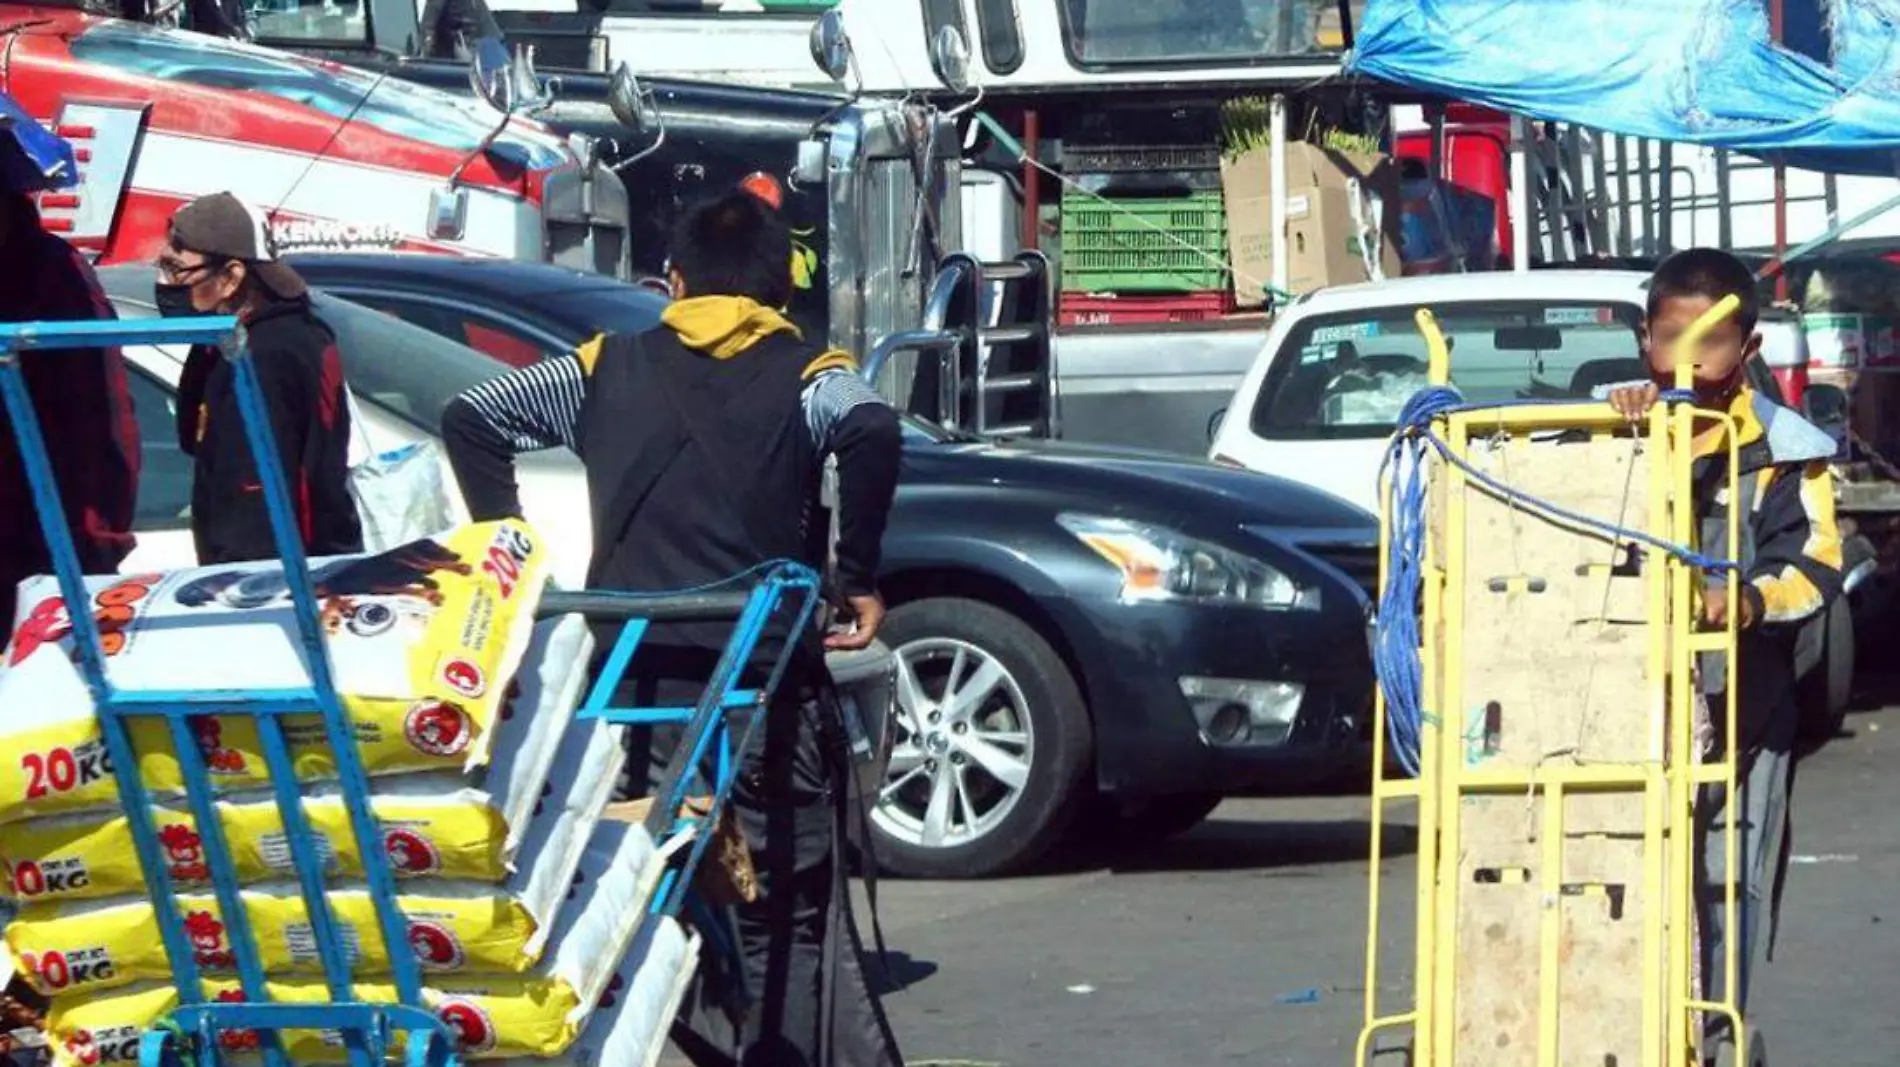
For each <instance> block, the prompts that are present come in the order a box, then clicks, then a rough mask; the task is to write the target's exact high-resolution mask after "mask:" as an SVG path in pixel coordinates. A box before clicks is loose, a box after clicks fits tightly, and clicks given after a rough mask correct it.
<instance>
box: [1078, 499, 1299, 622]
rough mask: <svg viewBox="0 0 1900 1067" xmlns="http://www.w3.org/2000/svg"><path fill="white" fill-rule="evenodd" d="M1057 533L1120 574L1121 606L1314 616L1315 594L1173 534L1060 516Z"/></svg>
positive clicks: (1253, 563)
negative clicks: (1142, 603)
mask: <svg viewBox="0 0 1900 1067" xmlns="http://www.w3.org/2000/svg"><path fill="white" fill-rule="evenodd" d="M1056 521H1057V522H1058V523H1060V524H1061V525H1062V528H1063V529H1065V530H1067V531H1069V532H1070V533H1072V534H1074V535H1075V536H1076V538H1077V539H1079V540H1080V541H1081V542H1082V543H1083V544H1085V545H1087V546H1089V547H1090V548H1091V549H1093V550H1095V554H1096V555H1098V556H1101V557H1102V558H1103V559H1105V560H1107V561H1108V562H1109V563H1111V564H1113V565H1114V566H1115V567H1116V568H1117V569H1119V570H1120V571H1121V573H1122V590H1121V595H1122V599H1123V600H1173V601H1186V602H1189V603H1199V604H1231V605H1235V606H1239V607H1254V608H1267V609H1271V610H1276V611H1315V610H1318V608H1319V590H1318V589H1314V588H1310V587H1306V586H1302V585H1300V584H1299V583H1297V582H1295V581H1294V580H1293V579H1291V578H1289V577H1287V576H1286V575H1285V574H1284V573H1282V572H1281V571H1279V570H1277V569H1276V568H1274V567H1271V566H1269V565H1267V564H1265V563H1262V562H1261V561H1259V560H1257V559H1254V558H1252V557H1250V556H1245V555H1242V554H1240V553H1239V552H1235V551H1233V550H1232V549H1228V548H1223V547H1221V546H1220V545H1216V544H1212V543H1209V542H1207V541H1202V540H1199V539H1198V538H1193V537H1188V536H1187V535H1185V534H1181V533H1176V532H1175V531H1173V530H1169V529H1166V528H1164V527H1160V526H1150V525H1148V524H1146V523H1140V522H1130V521H1129V520H1127V519H1112V518H1107V517H1104V516H1098V515H1077V514H1063V515H1058V516H1057V517H1056Z"/></svg>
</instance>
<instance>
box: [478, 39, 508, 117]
mask: <svg viewBox="0 0 1900 1067" xmlns="http://www.w3.org/2000/svg"><path fill="white" fill-rule="evenodd" d="M468 84H469V88H471V89H473V90H474V91H475V96H476V97H477V98H478V99H480V100H483V101H486V102H487V104H488V106H489V107H492V108H494V109H495V110H496V111H499V112H501V113H502V114H504V115H506V114H508V113H509V112H511V111H513V110H514V103H515V100H514V81H513V79H512V78H511V77H510V73H509V62H508V46H507V45H504V44H502V43H501V38H499V37H483V38H482V39H481V40H479V41H476V42H475V47H474V50H473V54H472V55H470V56H469V59H468Z"/></svg>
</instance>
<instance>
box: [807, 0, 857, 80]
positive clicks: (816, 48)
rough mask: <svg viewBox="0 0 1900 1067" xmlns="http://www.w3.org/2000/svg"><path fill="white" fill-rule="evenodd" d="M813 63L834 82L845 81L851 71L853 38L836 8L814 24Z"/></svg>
mask: <svg viewBox="0 0 1900 1067" xmlns="http://www.w3.org/2000/svg"><path fill="white" fill-rule="evenodd" d="M811 61H812V62H813V63H816V64H818V69H819V70H822V71H824V72H825V76H826V77H828V78H830V79H831V80H832V81H843V80H844V76H845V75H846V74H847V73H849V72H850V70H851V38H850V37H849V36H848V35H846V33H845V32H844V15H843V13H842V12H840V11H839V10H838V9H837V8H835V7H834V8H832V9H831V10H829V11H827V12H825V13H824V14H823V15H821V16H819V18H818V21H817V22H814V23H812V27H811Z"/></svg>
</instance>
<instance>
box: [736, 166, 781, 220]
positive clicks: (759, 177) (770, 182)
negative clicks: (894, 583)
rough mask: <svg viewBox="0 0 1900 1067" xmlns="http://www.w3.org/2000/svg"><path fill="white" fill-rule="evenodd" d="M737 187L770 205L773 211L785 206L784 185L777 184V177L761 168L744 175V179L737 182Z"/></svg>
mask: <svg viewBox="0 0 1900 1067" xmlns="http://www.w3.org/2000/svg"><path fill="white" fill-rule="evenodd" d="M739 188H741V189H744V190H745V191H746V192H748V193H751V194H752V195H753V196H756V197H758V198H759V199H760V200H763V201H765V202H766V203H768V204H770V205H772V210H774V211H777V210H779V209H781V208H783V207H784V206H785V187H784V186H783V185H780V184H779V180H778V179H777V178H774V177H772V176H771V175H770V174H767V173H765V172H764V171H762V170H760V171H753V172H752V173H751V174H748V175H746V176H745V180H743V181H741V182H740V183H739Z"/></svg>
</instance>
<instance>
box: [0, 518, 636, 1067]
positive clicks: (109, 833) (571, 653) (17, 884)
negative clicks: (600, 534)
mask: <svg viewBox="0 0 1900 1067" xmlns="http://www.w3.org/2000/svg"><path fill="white" fill-rule="evenodd" d="M315 576H316V580H317V585H318V597H319V601H320V606H321V609H322V614H323V619H324V622H325V624H326V627H327V629H328V632H329V647H330V658H331V663H332V668H333V671H334V676H335V678H336V682H337V688H338V691H339V692H340V693H341V694H342V696H343V703H344V710H345V714H346V716H347V717H348V718H349V719H350V720H351V721H352V723H353V725H354V727H355V732H356V735H357V738H358V743H359V747H360V751H361V752H362V755H363V762H364V764H365V766H366V769H367V771H368V772H369V774H370V775H371V779H370V807H371V810H372V812H373V813H374V814H375V815H376V816H377V818H378V819H379V822H380V828H381V833H380V844H381V846H382V847H383V848H384V849H385V851H386V854H387V855H388V856H389V858H390V863H391V867H392V869H393V870H394V873H395V875H396V877H397V878H398V880H399V881H398V885H397V892H398V896H397V903H398V906H399V907H400V909H401V910H402V912H403V915H404V917H405V919H406V920H407V925H408V935H409V943H410V945H411V946H412V947H413V949H414V950H415V953H416V956H417V959H418V961H419V962H420V964H421V966H422V969H423V972H424V980H425V982H426V983H427V984H428V985H429V989H428V990H427V993H426V1000H427V1002H428V1004H429V1005H430V1006H431V1007H433V1008H435V1009H436V1010H437V1011H438V1012H439V1013H440V1015H441V1016H442V1018H443V1019H444V1020H445V1021H446V1022H448V1023H449V1024H450V1027H451V1029H452V1030H453V1032H455V1033H457V1034H458V1035H460V1036H461V1037H462V1038H463V1045H464V1048H463V1055H464V1056H491V1057H502V1056H511V1055H528V1056H549V1055H556V1054H559V1053H560V1052H562V1051H563V1050H564V1049H565V1048H566V1047H567V1046H568V1045H569V1044H571V1043H572V1042H573V1040H574V1038H575V1037H576V1036H577V1035H578V1034H579V1032H580V1030H581V1029H582V1027H583V1026H584V1025H585V1023H586V1021H587V1019H588V1017H589V1014H590V1012H591V1010H592V1008H593V1006H594V1004H595V1003H596V1001H598V1000H599V999H600V994H601V990H602V989H604V988H605V985H606V983H607V982H608V981H609V980H610V979H611V978H612V977H613V975H614V973H615V970H616V968H618V967H619V966H620V965H621V963H622V961H623V960H624V959H625V958H626V956H627V950H628V948H629V946H630V945H631V944H632V943H633V940H634V937H635V935H636V934H637V933H638V932H639V931H640V929H641V928H642V920H643V919H644V918H645V917H646V915H647V913H648V910H649V904H650V902H651V898H652V895H653V889H654V886H655V885H656V884H657V883H658V880H659V878H660V876H661V873H662V870H663V868H664V865H665V857H664V856H663V855H661V854H660V852H659V850H656V849H655V848H654V847H653V843H652V842H651V841H650V840H649V839H648V838H647V837H646V835H645V834H644V832H643V831H640V830H638V829H637V828H634V829H629V828H624V827H618V826H616V827H614V828H612V830H611V831H604V832H603V833H601V834H597V833H596V828H597V826H598V825H599V824H600V817H601V813H602V811H603V809H604V808H605V807H606V805H607V803H608V801H609V800H610V799H611V790H612V787H613V783H614V781H615V780H616V779H617V777H618V775H619V771H620V769H621V765H622V762H623V761H624V759H625V755H624V751H623V749H622V746H621V743H620V736H619V735H620V730H619V728H617V727H610V726H608V725H606V724H605V723H603V722H600V721H597V720H577V719H576V717H575V708H576V705H577V704H578V702H579V700H580V696H581V693H582V690H583V688H584V687H585V684H586V681H587V667H588V663H589V660H590V658H591V655H592V651H593V642H592V638H591V637H590V635H589V632H588V627H587V625H586V624H585V622H584V621H583V620H581V619H579V618H578V617H568V618H563V619H558V620H549V621H545V622H542V623H540V624H538V625H537V624H535V623H534V621H533V614H534V609H535V605H536V603H537V602H538V599H539V596H540V591H541V589H542V587H543V585H544V583H545V561H544V560H543V559H542V557H541V556H540V554H539V550H538V548H537V546H536V544H535V542H534V540H533V538H532V535H531V534H529V532H528V531H527V529H526V528H525V527H524V526H522V525H521V524H518V523H513V522H504V523H494V524H480V525H475V526H469V527H465V528H462V529H460V530H457V531H455V532H453V533H451V534H448V535H445V536H444V537H442V538H440V539H438V540H433V541H424V542H418V543H417V544H415V545H410V546H406V547H405V548H402V549H397V550H395V551H392V552H390V553H386V554H383V555H380V556H373V557H364V558H351V559H343V560H335V561H330V562H328V563H324V564H319V565H318V566H317V567H316V569H315ZM92 588H93V589H95V590H96V593H95V598H94V599H95V604H96V607H97V611H96V612H95V614H96V615H97V617H98V618H99V620H100V625H101V629H102V631H104V632H105V634H106V635H107V651H108V654H109V656H110V659H109V671H110V673H111V676H112V680H113V681H114V683H115V684H116V685H117V686H119V687H120V688H122V689H126V690H131V691H143V690H186V689H206V688H218V689H238V688H242V689H286V688H294V687H296V686H298V685H300V684H302V683H303V682H304V681H305V676H304V674H303V671H302V668H301V666H300V660H299V658H298V655H297V648H298V646H297V638H296V634H295V630H294V625H293V623H292V621H291V616H290V613H289V608H288V602H287V598H286V596H285V594H284V590H283V583H282V579H281V570H280V569H278V568H276V567H274V566H272V565H268V564H265V565H248V566H242V567H231V568H204V569H198V570H192V571H183V572H178V573H175V574H171V575H162V576H159V575H150V576H139V577H136V578H132V579H126V580H121V581H113V580H110V579H107V580H103V581H99V582H95V583H93V584H92ZM21 604H22V606H23V607H22V611H21V619H22V625H21V627H20V629H18V630H17V631H16V632H17V634H18V637H17V638H16V640H15V642H14V645H13V646H12V648H11V649H10V654H9V656H8V658H7V662H6V665H5V666H4V667H0V706H5V707H7V708H9V709H17V710H16V711H12V712H10V714H9V715H8V716H7V717H6V718H5V721H0V737H4V738H5V739H6V740H7V742H8V745H9V748H10V749H11V750H12V751H14V752H17V753H20V755H19V756H18V757H17V758H15V759H11V760H8V761H7V765H6V766H5V767H4V768H0V862H4V864H5V869H6V871H7V875H8V877H7V883H8V887H9V889H10V892H11V894H12V896H13V898H14V901H15V902H16V903H17V904H18V905H19V909H18V914H17V916H16V917H15V918H14V919H13V921H12V922H11V923H10V924H9V925H8V926H7V929H6V935H5V939H6V944H7V946H8V948H9V949H10V950H11V952H12V954H13V956H14V958H15V959H16V960H17V962H18V966H19V969H20V971H21V973H22V975H23V976H24V977H25V978H26V979H27V980H28V981H29V982H31V983H32V984H33V985H34V986H35V987H36V988H38V989H39V990H40V991H42V992H44V993H46V994H48V995H51V996H52V997H53V998H54V999H53V1007H52V1010H51V1012H50V1013H49V1016H48V1030H49V1034H50V1035H51V1036H52V1039H53V1040H52V1044H53V1047H54V1048H55V1050H56V1058H57V1059H58V1060H60V1061H61V1062H72V1063H85V1062H96V1058H97V1057H99V1056H101V1055H104V1054H106V1053H107V1052H109V1051H110V1049H112V1048H117V1047H119V1045H120V1044H123V1043H125V1042H135V1041H136V1038H137V1035H138V1033H140V1032H142V1031H143V1030H144V1029H145V1028H147V1027H148V1026H149V1025H151V1023H153V1022H154V1021H155V1020H157V1019H158V1018H159V1017H160V1016H162V1015H163V1014H164V1013H165V1012H166V1011H168V1010H169V1009H170V1008H171V1007H172V1006H174V1005H175V1003H176V996H175V993H174V991H173V989H172V988H171V984H170V978H171V969H170V966H169V963H168V960H167V958H166V954H165V951H164V947H163V945H162V943H161V942H160V939H159V936H158V927H157V923H156V921H155V917H154V915H153V913H152V906H151V904H150V902H149V900H148V899H147V897H146V892H145V879H144V877H143V875H142V873H141V871H140V868H139V864H138V859H137V856H136V854H135V852H134V849H133V842H132V836H131V829H130V826H129V821H128V819H127V818H126V816H125V813H124V811H123V810H122V809H121V808H120V806H119V803H118V793H117V787H116V783H115V781H114V779H113V778H112V775H111V771H110V766H109V761H108V760H107V759H106V758H105V756H104V753H103V739H102V737H101V735H100V732H99V726H98V723H97V721H96V719H95V718H94V715H93V712H92V707H91V701H90V696H89V693H88V691H87V690H86V688H85V686H84V684H83V680H82V678H81V675H80V674H79V672H78V669H77V667H76V666H75V665H74V663H73V660H72V646H71V642H70V640H68V639H67V638H68V636H69V635H68V633H67V627H66V625H65V622H66V620H65V618H64V614H63V611H62V610H61V607H60V604H59V602H58V592H57V588H56V587H55V586H53V585H51V584H50V583H36V584H33V585H29V586H28V587H27V588H25V589H23V590H22V596H21ZM284 721H285V726H286V733H287V735H288V738H289V741H290V745H291V749H292V756H293V760H294V762H295V764H296V769H297V772H298V776H299V778H300V779H302V780H303V781H304V782H305V783H307V784H304V785H301V786H300V791H301V792H302V793H303V795H304V797H305V800H304V805H303V806H304V811H305V813H306V815H307V817H308V819H309V821H310V823H311V825H312V827H313V830H314V831H315V833H316V835H317V837H318V841H317V845H318V852H319V854H320V855H322V856H323V857H324V859H325V862H326V865H327V868H328V872H327V873H328V875H329V878H330V886H331V888H330V891H329V902H330V907H331V911H332V913H333V914H334V915H335V917H336V919H337V921H338V923H339V926H340V927H341V931H342V934H343V938H344V940H345V943H346V950H347V952H348V953H349V955H350V957H351V960H352V964H353V967H354V969H355V973H356V975H357V976H358V978H359V981H358V983H357V986H356V993H357V996H358V997H359V999H366V1000H394V999H395V991H394V989H393V988H392V987H390V986H389V982H388V978H387V975H388V970H389V968H388V962H389V961H388V953H387V951H386V949H385V946H384V942H383V939H382V935H381V930H380V928H379V926H378V924H377V921H376V915H375V910H374V908H373V907H372V906H371V904H370V899H369V896H368V893H367V891H366V889H365V888H364V886H363V883H362V873H363V870H362V866H363V865H362V857H361V855H360V854H359V853H358V852H357V849H356V842H355V839H354V835H353V834H352V833H351V832H350V827H349V820H348V817H347V815H346V814H345V811H344V808H343V805H342V803H341V800H340V797H339V795H338V792H337V789H336V786H335V783H334V781H330V780H328V779H333V777H334V763H333V761H332V759H331V756H330V753H329V750H328V747H327V743H326V740H325V738H324V736H323V733H322V728H321V724H320V722H319V721H318V720H317V719H316V717H314V716H292V717H289V718H288V719H286V720H284ZM164 730H165V727H164V725H163V724H162V723H160V722H156V721H149V720H148V721H146V722H141V723H140V724H138V725H137V726H136V727H135V728H134V730H133V735H134V746H135V748H136V749H137V750H138V753H139V765H140V770H141V772H142V776H143V778H144V781H145V783H146V785H147V788H148V789H149V790H151V794H152V800H153V804H154V808H153V815H154V820H155V822H156V823H157V826H158V834H159V838H160V841H161V843H162V845H163V849H164V852H165V854H166V862H167V864H168V866H169V869H170V873H171V876H172V878H173V886H174V889H175V890H176V892H177V906H178V908H179V912H180V915H181V916H182V918H183V920H184V923H185V928H186V932H187V934H188V936H189V937H190V939H191V942H192V947H193V952H194V956H195V958H196V960H197V962H198V964H199V965H200V967H201V969H202V970H203V973H204V974H205V976H206V979H207V987H208V990H209V991H211V992H212V993H214V994H215V995H217V996H219V997H221V998H223V999H237V998H238V997H239V993H238V991H237V987H236V982H235V972H234V963H235V961H234V959H233V956H232V952H231V946H230V941H229V938H228V936H227V935H228V930H227V923H228V921H229V920H228V919H227V917H226V916H224V915H222V914H220V909H219V907H218V903H217V900H216V898H215V896H214V895H213V894H212V893H211V891H210V887H209V884H208V877H209V872H208V869H207V866H206V857H205V852H204V849H203V847H202V844H201V839H200V836H199V828H198V827H197V826H196V825H195V823H194V821H193V819H192V818H191V816H190V814H189V812H188V810H187V809H186V807H185V804H184V801H183V797H182V795H181V793H182V783H181V780H180V777H179V773H180V772H179V767H178V763H177V760H176V758H175V757H174V756H172V755H171V748H170V746H169V743H168V741H169V738H168V737H166V736H165V733H164ZM192 732H193V733H194V734H195V736H196V738H197V740H198V741H199V744H200V750H201V752H202V754H203V755H204V757H205V762H206V764H207V766H208V768H209V769H210V771H211V774H212V777H213V781H214V788H216V789H217V791H218V802H217V816H218V819H219V822H220V823H221V824H222V828H223V832H224V835H225V839H226V841H227V843H228V845H229V846H230V848H231V852H232V856H233V859H234V861H235V863H236V866H237V874H238V876H239V879H240V882H241V883H242V885H243V893H242V895H243V900H244V910H245V912H246V916H245V921H247V922H248V923H249V925H250V927H251V929H252V931H253V934H254V940H255V942H256V944H257V947H258V950H259V954H260V956H261V957H262V959H263V963H264V967H265V970H266V972H267V975H268V977H269V979H270V986H269V992H270V995H271V997H272V998H273V999H277V1000H282V1001H286V1002H299V1001H302V1002H314V1001H322V1000H327V999H328V997H327V993H326V992H325V986H324V983H323V980H322V967H321V964H320V962H319V961H318V959H317V957H316V945H315V939H314V936H313V934H312V929H311V925H310V923H309V917H308V915H307V913H306V909H305V907H304V903H303V900H302V897H301V894H300V893H299V891H298V889H297V887H296V885H295V882H294V869H293V868H292V866H291V859H290V850H289V847H288V842H287V839H286V836H285V832H284V827H283V824H282V819H281V817H280V814H279V812H278V811H277V809H276V805H275V803H274V800H273V797H272V795H271V794H270V793H269V792H268V790H267V788H266V787H267V785H268V782H267V780H266V771H265V768H264V763H263V759H262V754H261V751H260V750H259V748H258V743H257V735H256V730H255V727H254V725H253V724H252V723H251V722H250V721H249V720H247V719H245V718H242V717H237V716H226V717H217V718H213V717H209V716H207V717H203V718H200V719H197V720H194V722H193V725H192ZM590 846H591V847H590ZM287 1040H290V1041H292V1043H293V1045H294V1046H295V1050H294V1051H293V1052H292V1055H293V1058H296V1059H299V1060H320V1059H326V1058H340V1056H341V1052H342V1048H341V1043H340V1040H339V1039H337V1038H336V1036H335V1035H322V1034H304V1035H289V1036H288V1037H287ZM298 1042H303V1043H304V1044H298ZM225 1044H226V1045H227V1047H228V1048H229V1050H230V1051H232V1052H242V1051H244V1050H245V1049H246V1048H254V1047H256V1035H248V1036H247V1035H243V1034H235V1035H233V1034H227V1035H225ZM306 1044H307V1045H308V1047H305V1045H306Z"/></svg>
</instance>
